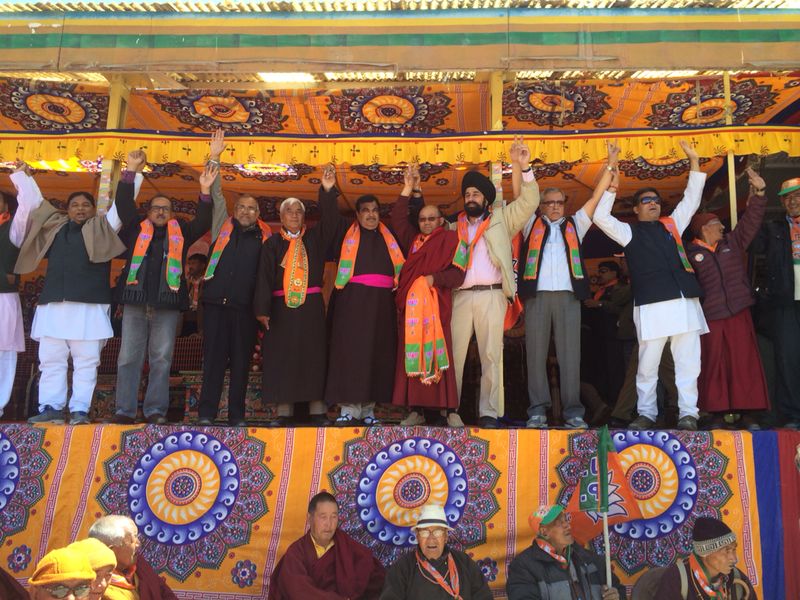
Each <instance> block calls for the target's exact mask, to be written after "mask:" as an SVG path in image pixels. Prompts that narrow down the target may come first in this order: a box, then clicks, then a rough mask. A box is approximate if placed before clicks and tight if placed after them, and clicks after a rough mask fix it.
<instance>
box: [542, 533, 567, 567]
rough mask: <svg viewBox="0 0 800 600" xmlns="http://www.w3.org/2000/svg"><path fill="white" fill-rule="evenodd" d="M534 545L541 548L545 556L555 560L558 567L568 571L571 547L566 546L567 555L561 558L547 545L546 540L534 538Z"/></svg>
mask: <svg viewBox="0 0 800 600" xmlns="http://www.w3.org/2000/svg"><path fill="white" fill-rule="evenodd" d="M536 545H537V546H539V548H541V549H542V550H543V551H544V552H545V554H547V555H548V556H550V557H551V558H553V559H555V561H556V562H557V563H558V566H559V567H561V568H562V569H564V570H567V569H569V559H570V555H571V554H572V546H567V555H566V556H562V555H561V554H559V553H558V552H556V549H555V548H554V547H553V546H551V545H550V544H548V543H547V541H546V540H543V539H542V538H540V537H537V538H536Z"/></svg>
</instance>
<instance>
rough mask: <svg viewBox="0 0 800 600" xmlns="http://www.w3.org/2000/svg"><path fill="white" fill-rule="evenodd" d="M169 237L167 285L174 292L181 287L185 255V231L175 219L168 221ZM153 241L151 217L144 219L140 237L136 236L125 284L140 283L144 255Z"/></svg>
mask: <svg viewBox="0 0 800 600" xmlns="http://www.w3.org/2000/svg"><path fill="white" fill-rule="evenodd" d="M167 238H168V244H169V245H168V251H167V269H166V276H167V285H168V286H169V289H171V290H172V291H173V292H177V291H178V290H179V289H180V288H181V274H182V273H183V265H182V260H181V258H182V257H183V233H182V232H181V226H180V225H179V224H178V221H176V220H175V219H170V220H169V222H168V223H167ZM152 241H153V223H152V222H151V221H150V219H145V220H144V221H142V224H141V231H139V237H138V238H136V245H135V246H134V248H133V256H132V257H131V267H130V269H129V270H128V278H127V280H126V281H125V285H136V284H137V283H139V282H138V281H137V279H136V275H137V274H138V273H139V268H140V267H141V266H142V261H143V260H144V255H145V254H147V249H148V248H149V247H150V242H152Z"/></svg>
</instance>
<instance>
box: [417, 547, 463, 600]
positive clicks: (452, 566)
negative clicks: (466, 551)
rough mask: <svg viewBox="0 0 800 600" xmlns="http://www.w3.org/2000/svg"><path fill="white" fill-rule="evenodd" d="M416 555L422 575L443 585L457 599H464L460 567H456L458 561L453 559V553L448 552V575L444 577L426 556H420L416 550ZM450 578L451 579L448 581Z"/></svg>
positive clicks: (432, 581)
mask: <svg viewBox="0 0 800 600" xmlns="http://www.w3.org/2000/svg"><path fill="white" fill-rule="evenodd" d="M414 556H415V557H416V559H417V567H419V572H420V573H422V576H423V577H424V578H425V579H427V580H428V581H430V582H431V583H433V584H436V585H438V586H439V587H441V588H442V589H443V590H444V591H445V592H447V593H448V594H449V595H450V596H452V597H453V598H454V599H455V600H462V598H461V583H460V582H459V580H458V569H457V568H456V561H455V560H453V555H452V554H451V553H449V552H448V554H447V577H446V578H445V577H442V575H441V573H439V571H437V570H436V568H435V567H434V566H433V565H432V564H431V563H429V562H428V561H427V560H426V559H425V558H424V557H420V553H419V552H415V553H414ZM448 579H449V580H450V581H449V583H448Z"/></svg>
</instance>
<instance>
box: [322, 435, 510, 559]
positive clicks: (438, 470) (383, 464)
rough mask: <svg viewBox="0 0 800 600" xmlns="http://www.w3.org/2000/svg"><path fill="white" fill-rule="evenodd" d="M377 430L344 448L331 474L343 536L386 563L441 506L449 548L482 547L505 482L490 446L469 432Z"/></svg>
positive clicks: (405, 546)
mask: <svg viewBox="0 0 800 600" xmlns="http://www.w3.org/2000/svg"><path fill="white" fill-rule="evenodd" d="M413 432H414V430H413V429H411V428H403V427H373V428H369V429H367V430H366V432H365V433H364V436H363V437H362V438H360V439H354V440H351V441H349V442H347V443H346V444H345V451H344V459H343V461H342V463H341V464H340V465H339V466H337V467H336V468H335V469H333V470H332V471H331V472H330V473H329V474H328V477H329V480H330V482H331V487H332V492H333V493H334V494H335V495H336V496H337V498H338V499H339V501H340V523H341V525H342V527H343V528H344V530H345V531H346V532H347V533H349V534H350V535H351V536H353V538H354V539H356V540H358V541H359V542H361V543H362V544H364V545H365V546H367V547H369V548H371V549H372V551H373V553H375V555H376V556H377V557H378V558H379V559H380V560H381V562H382V563H383V564H384V565H388V564H391V563H392V562H394V560H395V559H396V558H397V557H398V556H399V555H400V554H401V553H402V552H403V551H405V549H406V548H407V547H408V546H410V545H412V544H415V543H416V539H415V537H414V534H413V533H412V532H411V529H410V528H411V526H413V524H414V523H416V521H417V518H418V517H419V514H420V512H421V510H422V506H423V505H425V504H426V503H435V504H440V505H442V506H444V510H445V514H446V515H447V520H448V522H449V523H450V525H451V527H453V531H452V532H451V533H450V542H449V543H450V544H452V545H453V546H455V547H456V548H459V549H463V548H470V547H473V546H478V545H480V544H482V543H484V542H485V540H486V528H487V522H488V521H489V519H491V518H492V516H494V515H495V514H496V513H497V511H498V510H499V504H498V502H497V498H496V497H495V495H494V487H495V485H496V483H497V480H498V478H499V476H500V473H499V471H498V470H497V469H496V468H495V467H494V466H493V465H492V464H491V462H490V460H489V443H488V442H487V441H485V440H481V439H478V438H474V437H471V436H470V435H469V433H468V431H467V430H466V429H462V430H461V431H451V430H446V429H430V430H426V434H427V435H426V437H406V436H407V435H408V434H410V433H413Z"/></svg>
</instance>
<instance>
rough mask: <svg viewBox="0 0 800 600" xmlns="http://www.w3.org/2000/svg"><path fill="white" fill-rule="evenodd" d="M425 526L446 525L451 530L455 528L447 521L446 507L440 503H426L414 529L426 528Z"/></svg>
mask: <svg viewBox="0 0 800 600" xmlns="http://www.w3.org/2000/svg"><path fill="white" fill-rule="evenodd" d="M425 527H444V528H445V529H447V530H449V531H452V530H453V528H452V527H450V524H449V523H448V522H447V516H446V515H445V514H444V507H443V506H439V505H438V504H426V505H425V506H423V507H422V512H421V513H420V515H419V519H417V524H416V525H414V527H412V529H424V528H425Z"/></svg>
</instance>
